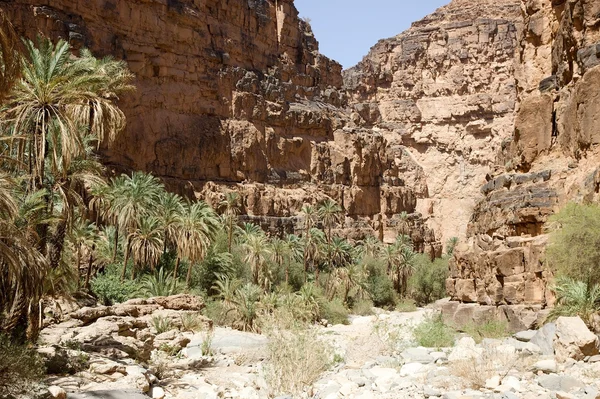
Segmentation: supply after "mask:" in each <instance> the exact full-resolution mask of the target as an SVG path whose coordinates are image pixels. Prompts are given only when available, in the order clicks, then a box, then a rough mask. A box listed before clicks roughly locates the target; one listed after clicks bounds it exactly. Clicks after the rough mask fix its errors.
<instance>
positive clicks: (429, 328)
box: [413, 315, 455, 348]
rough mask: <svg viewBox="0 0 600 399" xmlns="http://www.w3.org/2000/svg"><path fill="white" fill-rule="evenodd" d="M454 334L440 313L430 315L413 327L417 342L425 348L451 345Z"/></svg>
mask: <svg viewBox="0 0 600 399" xmlns="http://www.w3.org/2000/svg"><path fill="white" fill-rule="evenodd" d="M454 335H455V332H454V330H453V329H452V328H451V327H450V326H448V325H446V324H445V323H444V321H443V320H442V316H441V315H435V316H430V317H428V318H427V319H425V321H423V322H422V323H421V324H419V325H417V326H416V327H415V328H414V329H413V336H414V338H415V340H416V341H417V343H418V344H419V345H420V346H424V347H426V348H446V347H450V346H453V345H454Z"/></svg>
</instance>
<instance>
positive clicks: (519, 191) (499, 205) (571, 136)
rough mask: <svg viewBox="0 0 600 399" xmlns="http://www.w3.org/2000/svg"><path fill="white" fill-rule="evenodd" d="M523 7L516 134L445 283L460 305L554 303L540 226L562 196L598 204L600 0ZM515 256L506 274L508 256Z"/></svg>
mask: <svg viewBox="0 0 600 399" xmlns="http://www.w3.org/2000/svg"><path fill="white" fill-rule="evenodd" d="M521 10H522V15H523V20H524V24H523V30H522V32H520V35H519V50H518V54H517V63H516V69H515V79H516V84H517V90H518V96H517V111H516V118H515V128H514V134H513V136H512V138H511V139H510V140H506V141H505V142H504V143H503V145H502V147H501V151H500V152H499V155H498V162H497V163H498V167H497V168H496V170H495V173H493V174H490V176H488V182H487V183H486V184H485V185H484V186H483V188H482V193H483V194H484V195H485V199H484V200H483V201H481V202H479V204H478V205H477V206H476V207H475V211H474V213H473V215H472V217H471V220H470V223H469V227H468V233H469V237H470V239H469V243H470V245H471V248H470V249H465V252H464V253H460V252H459V253H458V254H457V256H456V257H455V259H454V263H453V266H452V275H451V278H450V279H449V280H448V287H449V290H450V292H451V293H453V299H456V300H460V301H463V302H473V303H481V304H490V303H495V304H498V303H501V304H508V303H527V304H530V305H534V306H541V307H546V306H548V305H551V304H552V303H553V299H552V294H551V292H550V290H549V289H548V285H547V283H548V276H549V271H548V270H547V267H545V266H544V265H543V264H542V263H540V260H541V259H542V258H540V257H539V256H538V255H539V254H540V253H543V250H544V246H545V245H544V242H545V241H546V238H545V236H544V230H543V227H544V225H545V223H546V222H547V220H548V217H549V216H550V215H552V214H553V213H554V212H556V211H557V210H558V209H560V207H561V206H563V205H564V204H565V203H566V202H568V201H597V200H598V192H599V191H600V190H599V189H598V188H599V187H600V186H599V185H598V182H599V179H598V176H599V175H598V163H597V159H598V155H599V154H598V151H599V149H598V143H599V142H600V140H598V129H597V123H596V120H597V115H598V114H599V112H600V96H599V94H598V93H600V92H599V90H598V87H600V86H599V84H600V59H599V58H598V54H599V53H598V48H600V18H599V15H600V3H598V2H597V1H591V0H568V1H566V0H562V1H561V0H552V1H550V0H522V5H521ZM481 242H493V243H494V245H493V246H492V247H491V248H490V247H486V246H484V247H483V248H482V247H481V246H479V245H478V243H481ZM515 242H519V243H520V244H519V247H520V248H513V246H514V243H515ZM515 255H517V258H518V260H517V261H514V262H513V261H511V262H510V264H512V268H509V269H508V270H509V273H508V274H507V273H505V270H506V267H503V264H505V261H504V260H505V259H507V257H514V256H515ZM484 286H485V288H482V287H484Z"/></svg>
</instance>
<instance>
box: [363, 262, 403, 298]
mask: <svg viewBox="0 0 600 399" xmlns="http://www.w3.org/2000/svg"><path fill="white" fill-rule="evenodd" d="M363 262H364V263H365V269H366V270H367V272H368V277H367V284H366V288H367V292H368V294H369V296H370V297H371V299H372V300H373V303H374V305H375V306H377V307H382V308H383V307H394V306H395V305H396V291H395V290H394V283H393V282H392V280H390V278H389V277H388V275H387V273H386V266H385V264H383V262H381V261H378V260H375V259H372V258H365V259H364V260H363Z"/></svg>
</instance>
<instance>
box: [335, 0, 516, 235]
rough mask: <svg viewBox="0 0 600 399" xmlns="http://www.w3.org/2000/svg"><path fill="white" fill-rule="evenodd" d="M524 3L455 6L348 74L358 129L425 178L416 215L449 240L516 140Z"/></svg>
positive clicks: (378, 49)
mask: <svg viewBox="0 0 600 399" xmlns="http://www.w3.org/2000/svg"><path fill="white" fill-rule="evenodd" d="M521 20H522V19H521V13H520V3H519V0H500V1H498V0H496V1H487V0H479V1H464V0H455V1H452V2H451V3H450V4H449V5H447V6H445V7H442V8H441V9H439V10H438V11H436V12H435V13H433V14H432V15H430V16H428V17H426V18H425V19H423V20H421V21H419V22H416V23H414V24H413V26H412V28H411V29H409V30H408V31H406V32H404V33H402V34H400V35H398V36H396V37H394V38H391V39H387V40H382V41H380V42H379V43H377V45H376V46H375V47H373V49H372V50H371V52H370V53H369V55H367V56H366V57H365V59H364V60H363V61H362V62H361V63H360V64H359V65H357V66H356V67H354V68H352V69H350V70H348V71H345V73H344V79H345V84H346V87H347V89H348V90H349V93H350V94H349V97H350V106H351V109H352V111H353V118H354V121H355V122H356V123H357V124H358V125H360V126H363V127H365V128H369V129H372V130H373V131H375V132H378V133H380V134H382V135H383V136H384V137H385V138H386V140H387V141H388V142H389V143H390V147H392V148H394V147H397V148H402V149H403V151H405V153H406V154H407V155H408V157H409V158H410V159H411V161H412V162H414V163H415V164H416V165H417V166H418V167H419V168H420V169H422V170H423V174H424V176H425V179H424V183H425V187H423V189H422V190H419V191H416V194H417V209H418V210H419V211H420V212H421V213H422V214H423V215H424V216H425V217H426V218H427V222H428V225H429V226H430V227H432V228H433V229H434V230H435V232H436V234H437V236H438V237H440V238H441V239H442V240H443V241H445V240H446V239H448V238H450V237H454V236H456V237H461V238H464V237H465V236H466V230H467V223H468V221H469V219H470V217H471V214H472V213H473V209H474V208H475V206H476V204H477V202H478V201H479V200H481V199H482V198H483V194H482V193H481V192H480V188H481V186H482V185H483V184H484V183H485V177H486V175H487V174H489V173H490V172H491V171H492V170H493V168H494V165H495V161H496V153H497V151H498V150H499V149H500V147H501V145H502V143H503V142H504V141H505V140H506V139H508V138H510V137H511V136H512V132H513V126H514V109H515V101H516V99H517V88H516V81H515V55H516V53H517V49H518V38H517V33H518V31H519V30H520V29H521V25H522V23H521Z"/></svg>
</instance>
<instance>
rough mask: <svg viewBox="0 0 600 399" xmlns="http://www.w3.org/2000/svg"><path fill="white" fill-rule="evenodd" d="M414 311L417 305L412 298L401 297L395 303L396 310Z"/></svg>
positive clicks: (403, 311)
mask: <svg viewBox="0 0 600 399" xmlns="http://www.w3.org/2000/svg"><path fill="white" fill-rule="evenodd" d="M416 311H417V305H416V304H415V301H413V300H412V299H402V300H401V301H399V302H398V304H397V305H396V312H402V313H410V312H416Z"/></svg>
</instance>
